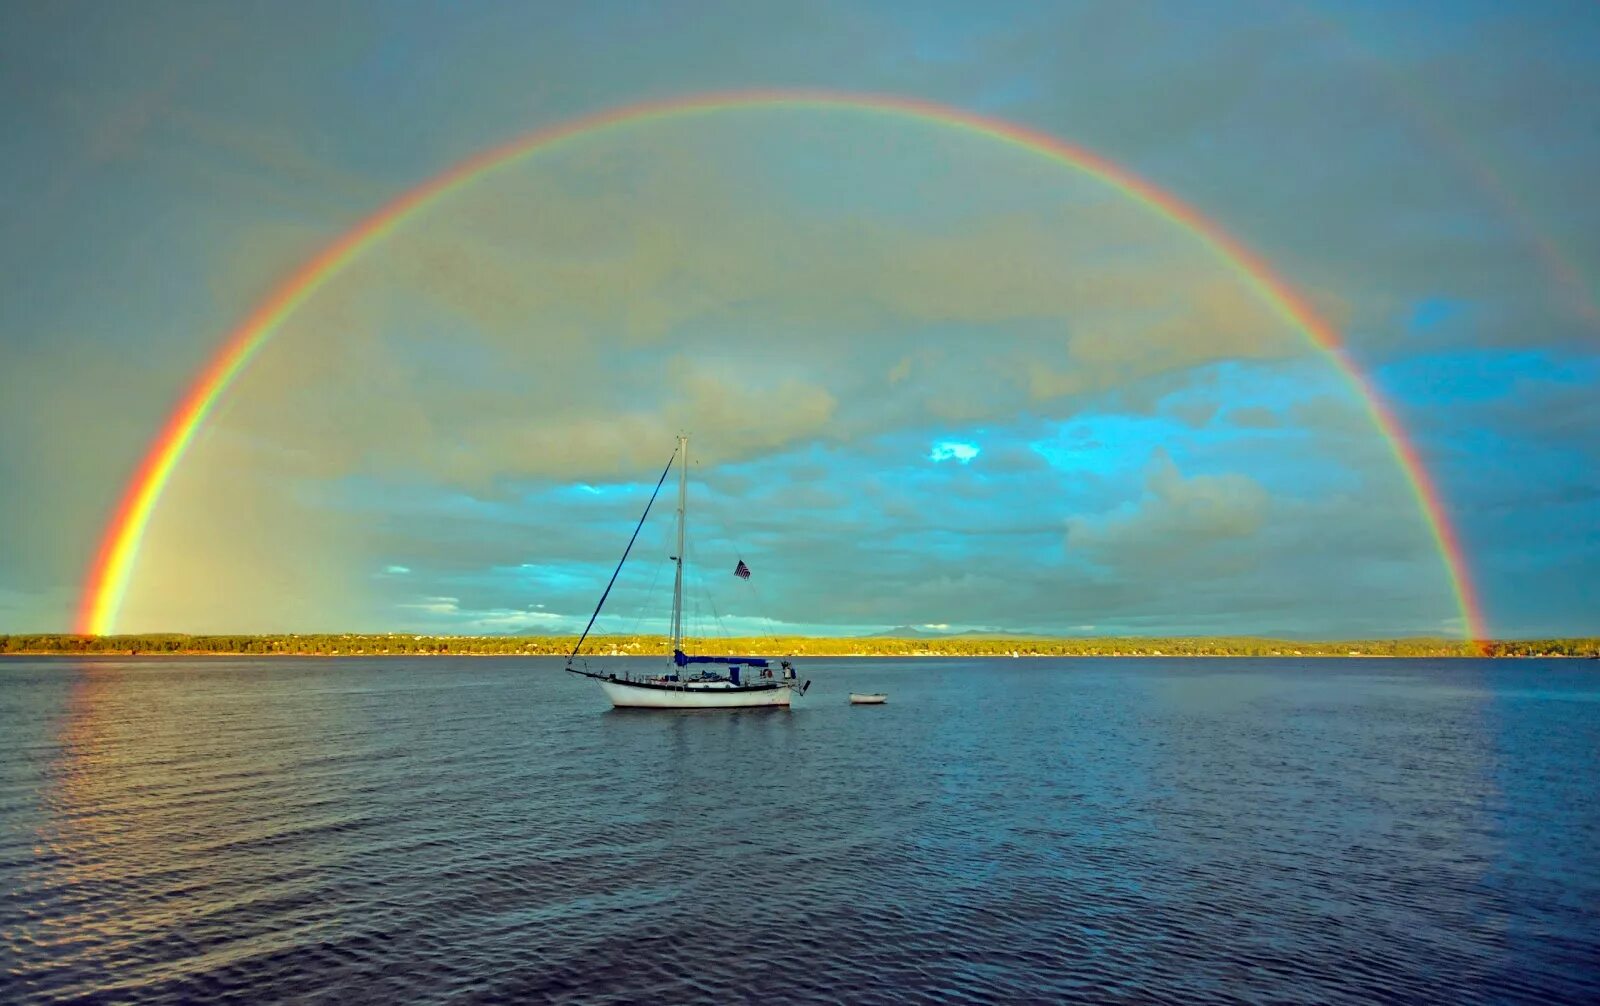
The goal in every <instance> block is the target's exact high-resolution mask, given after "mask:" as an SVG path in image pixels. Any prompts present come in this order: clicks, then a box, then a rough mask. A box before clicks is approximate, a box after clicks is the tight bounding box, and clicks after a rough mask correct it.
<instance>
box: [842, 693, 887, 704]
mask: <svg viewBox="0 0 1600 1006" xmlns="http://www.w3.org/2000/svg"><path fill="white" fill-rule="evenodd" d="M887 701H889V696H888V695H887V694H886V693H884V692H851V693H850V704H851V705H852V706H881V705H883V704H884V703H885V702H887Z"/></svg>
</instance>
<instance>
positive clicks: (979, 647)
mask: <svg viewBox="0 0 1600 1006" xmlns="http://www.w3.org/2000/svg"><path fill="white" fill-rule="evenodd" d="M574 641H575V640H573V639H572V638H571V637H568V636H419V635H409V634H399V633H395V634H379V635H363V634H355V633H327V634H310V635H282V636H191V635H181V634H176V633H167V634H158V635H137V636H78V635H66V634H49V633H43V634H32V635H10V636H0V653H13V654H15V653H62V654H75V653H107V654H121V655H138V654H163V653H171V654H224V655H225V654H283V655H301V656H383V655H413V654H442V655H448V654H460V655H481V656H511V655H529V656H536V655H560V656H565V655H566V654H568V653H570V652H572V644H573V643H574ZM686 649H689V650H690V651H691V652H698V653H707V654H747V655H752V656H894V657H913V656H930V657H931V656H961V657H1007V656H1018V657H1110V656H1123V657H1161V656H1170V657H1346V656H1351V657H1471V656H1478V655H1479V652H1480V651H1479V649H1478V648H1477V647H1476V646H1474V645H1473V644H1471V643H1468V642H1465V641H1462V640H1451V639H1427V638H1418V639H1378V640H1356V641H1344V642H1302V641H1289V640H1281V639H1261V638H1255V637H1250V636H1218V637H1180V638H1125V637H1111V638H1095V639H1077V638H1061V639H1038V638H1031V639H1004V638H977V637H965V636H952V637H947V638H932V639H927V638H917V639H902V638H892V637H877V636H874V637H865V638H834V639H823V638H817V637H811V636H787V637H785V636H777V637H758V638H751V639H706V640H690V641H689V643H688V644H687V646H686ZM1484 650H1485V652H1487V653H1488V655H1490V656H1496V657H1540V656H1543V657H1597V656H1600V639H1593V638H1589V639H1576V638H1575V639H1518V640H1499V641H1495V642H1490V643H1486V644H1484ZM666 652H667V641H666V640H665V639H664V638H662V637H660V636H639V635H628V636H600V637H591V638H590V639H589V640H587V641H586V642H585V643H584V646H583V654H584V655H585V656H596V655H639V656H644V655H652V654H654V655H662V654H665V653H666Z"/></svg>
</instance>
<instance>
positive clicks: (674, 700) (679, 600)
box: [567, 436, 811, 709]
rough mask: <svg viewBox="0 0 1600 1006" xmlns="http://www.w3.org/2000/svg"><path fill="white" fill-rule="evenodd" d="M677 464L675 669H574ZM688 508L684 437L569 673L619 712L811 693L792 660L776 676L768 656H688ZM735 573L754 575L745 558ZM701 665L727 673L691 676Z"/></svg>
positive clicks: (728, 705)
mask: <svg viewBox="0 0 1600 1006" xmlns="http://www.w3.org/2000/svg"><path fill="white" fill-rule="evenodd" d="M674 463H676V464H677V466H678V554H677V555H675V556H673V557H672V561H673V563H674V564H675V565H676V567H677V569H676V571H675V572H674V575H673V581H672V666H671V668H670V669H668V670H666V671H663V672H661V673H659V674H654V675H646V676H642V677H638V678H635V677H633V676H632V675H631V674H622V675H618V674H617V672H615V671H609V672H607V671H591V670H588V669H587V668H584V669H579V668H577V667H574V666H572V662H573V660H574V659H576V657H577V656H578V651H579V650H581V649H582V648H583V641H584V640H585V639H587V638H588V637H589V630H590V629H593V628H594V621H595V619H596V618H598V617H600V609H601V608H603V607H605V603H606V598H607V597H608V596H609V595H610V594H611V588H612V587H614V586H615V585H616V582H617V575H618V574H620V573H621V572H622V565H623V563H625V562H627V561H628V553H629V552H631V551H633V543H634V542H635V541H638V540H639V529H640V528H642V527H644V522H645V518H647V517H649V516H650V508H651V507H652V506H654V505H655V501H656V496H658V495H660V493H661V486H662V484H663V483H665V482H666V480H667V473H668V472H669V471H671V470H672V466H673V464H674ZM688 507H689V438H688V437H683V436H680V437H679V438H678V446H677V448H676V449H675V450H674V451H673V452H672V457H671V458H669V459H668V460H667V466H666V467H665V468H663V469H662V470H661V478H659V479H657V480H656V488H655V491H654V492H652V493H651V494H650V502H648V503H646V504H645V507H644V513H643V514H641V515H640V517H639V523H638V525H637V526H636V527H635V528H634V529H633V537H632V538H629V539H628V547H627V548H625V549H623V551H622V559H621V561H619V562H618V563H617V568H616V571H615V572H613V573H612V574H611V582H610V583H608V584H606V589H605V591H604V592H603V593H601V595H600V603H599V604H596V605H595V608H594V614H593V615H590V616H589V624H588V626H587V627H585V628H584V630H583V635H581V636H579V637H578V644H577V645H576V646H574V647H573V648H572V654H571V656H569V657H568V658H567V670H568V671H569V672H570V673H572V674H581V675H582V676H584V677H586V678H593V679H594V680H595V681H597V682H599V683H600V689H601V691H603V692H605V693H606V698H608V699H610V700H611V704H612V705H613V706H616V707H618V708H630V709H745V708H750V707H752V706H785V707H786V706H788V705H789V704H790V702H791V701H792V699H793V698H794V697H795V696H797V695H804V694H805V692H806V689H807V688H810V687H811V682H809V681H807V682H806V683H805V684H799V683H798V681H797V676H796V674H795V670H794V666H793V665H792V664H790V663H789V661H787V660H780V661H778V664H779V667H778V670H777V671H776V672H775V671H774V670H773V668H772V666H771V664H772V662H771V661H769V660H767V659H765V658H762V657H698V656H689V655H688V654H686V653H684V652H683V564H684V556H683V531H684V521H685V519H686V517H687V511H688ZM735 572H736V575H738V576H741V577H745V578H748V577H749V575H750V572H749V569H748V567H746V566H745V564H744V560H742V559H741V560H740V561H739V566H738V568H737V569H736V571H735ZM695 665H713V666H718V667H725V668H727V673H720V672H718V671H715V670H709V669H703V670H699V671H697V672H695V673H690V671H689V668H691V667H694V666H695Z"/></svg>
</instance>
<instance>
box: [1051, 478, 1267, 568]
mask: <svg viewBox="0 0 1600 1006" xmlns="http://www.w3.org/2000/svg"><path fill="white" fill-rule="evenodd" d="M1267 513H1268V497H1267V493H1266V491H1265V490H1264V489H1263V488H1262V487H1261V485H1260V484H1259V483H1258V482H1256V481H1255V480H1253V479H1251V478H1249V477H1247V476H1244V475H1238V474H1231V473H1230V474H1222V475H1193V476H1187V477H1186V476H1184V475H1183V473H1181V472H1180V471H1179V470H1178V466H1177V465H1176V464H1175V463H1174V462H1173V461H1172V458H1171V457H1170V456H1169V455H1168V454H1167V452H1166V451H1165V450H1162V449H1157V450H1156V451H1155V452H1154V453H1153V454H1152V455H1151V458H1150V464H1149V465H1148V467H1147V468H1146V472H1145V493H1144V495H1143V497H1142V498H1141V499H1139V500H1137V501H1135V502H1133V503H1131V504H1128V505H1125V506H1123V507H1120V508H1118V509H1117V510H1114V511H1112V512H1111V513H1108V514H1103V515H1098V516H1092V517H1089V516H1073V517H1071V518H1068V520H1067V536H1066V545H1067V548H1068V549H1069V550H1070V551H1072V552H1075V553H1078V554H1082V555H1084V556H1086V557H1088V558H1090V559H1091V560H1092V561H1094V562H1096V563H1097V564H1099V565H1103V566H1104V565H1110V566H1125V565H1128V564H1143V563H1149V562H1160V563H1163V564H1165V565H1167V566H1168V567H1169V568H1170V567H1171V566H1172V565H1173V564H1179V563H1181V564H1184V565H1192V564H1196V563H1201V564H1203V563H1206V562H1211V563H1215V564H1218V565H1229V566H1231V565H1234V564H1235V563H1238V562H1241V561H1246V560H1245V557H1246V556H1247V555H1248V549H1247V548H1242V547H1241V542H1242V541H1244V540H1248V539H1250V538H1252V537H1254V536H1255V535H1257V534H1258V533H1259V532H1260V531H1261V529H1262V527H1263V525H1264V523H1265V521H1266V517H1267ZM1223 544H1226V545H1227V552H1226V554H1224V553H1223V552H1221V551H1219V550H1218V546H1220V545H1223Z"/></svg>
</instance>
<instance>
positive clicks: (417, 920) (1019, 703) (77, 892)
mask: <svg viewBox="0 0 1600 1006" xmlns="http://www.w3.org/2000/svg"><path fill="white" fill-rule="evenodd" d="M806 670H807V674H808V676H809V677H811V678H813V680H814V681H815V682H816V684H815V685H814V686H813V689H812V693H811V696H810V697H809V701H808V702H807V704H806V705H805V706H804V707H802V708H799V709H796V710H795V711H793V712H789V713H782V712H778V713H773V712H768V711H762V712H754V713H722V714H687V715H676V714H670V713H668V714H661V715H626V714H615V713H610V712H607V711H605V710H604V704H603V702H602V700H601V698H600V696H599V695H598V694H597V693H596V692H595V691H594V690H593V688H592V686H590V685H589V683H588V682H585V681H581V680H576V679H571V678H569V677H568V676H567V675H564V674H561V673H559V669H558V667H557V666H556V665H555V664H553V663H552V662H549V661H543V660H470V659H462V660H451V659H427V660H401V659H394V660H339V661H328V660H293V659H277V660H270V661H268V660H262V661H251V660H227V661H203V660H189V661H184V660H177V661H160V660H115V661H111V660H108V661H89V662H74V661H69V660H27V661H7V662H5V663H3V664H0V684H3V685H4V687H3V688H0V737H3V738H4V742H3V743H4V747H3V748H0V975H3V986H0V999H3V1000H8V1001H9V1000H16V1001H30V1002H34V1001H36V1002H69V1001H84V1000H88V1001H118V1002H124V1001H126V1002H150V1003H186V1002H195V1001H205V1002H225V1001H238V1002H261V1001H295V1002H309V1003H318V1002H338V1003H351V1002H357V1003H360V1002H374V1003H378V1002H382V1003H389V1002H396V1001H404V1002H416V1003H427V1002H444V1001H450V1002H503V1001H523V1000H530V1001H552V1000H558V1001H567V1000H575V1001H584V1002H594V1003H630V1002H715V1003H722V1002H728V1001H772V1002H806V1003H810V1002H815V1003H837V1002H850V1003H868V1004H870V1003H884V1004H891V1003H892V1004H901V1003H935V1002H937V1003H951V1002H954V1003H990V1002H1038V1001H1078V1002H1096V1003H1185V1004H1189V1003H1257V1002H1316V1003H1337V1002H1348V1003H1368V1002H1407V1003H1413V1002H1436V1001H1451V1002H1496V1003H1499V1002H1586V1001H1590V1002H1592V1001H1596V1000H1597V999H1600V965H1597V963H1596V962H1597V961H1600V912H1597V907H1596V906H1600V805H1597V802H1596V800H1595V798H1594V793H1595V792H1596V791H1597V786H1596V782H1597V779H1596V770H1595V765H1596V764H1600V723H1597V722H1596V721H1595V719H1594V718H1593V717H1592V716H1587V717H1586V716H1585V715H1584V711H1585V709H1592V708H1593V707H1594V705H1593V703H1594V701H1595V697H1596V695H1600V681H1597V680H1596V678H1595V677H1594V675H1592V674H1586V673H1583V672H1582V671H1581V670H1580V671H1574V670H1573V669H1572V668H1571V666H1570V665H1566V666H1563V665H1559V664H1536V663H1528V662H1524V663H1520V664H1518V665H1516V666H1515V667H1514V668H1508V667H1507V665H1504V664H1501V665H1493V664H1488V663H1477V662H1464V661H1457V662H1449V663H1447V664H1431V663H1428V662H1403V661H1385V662H1382V663H1381V664H1380V663H1378V662H1371V661H1316V662H1304V663H1302V662H1292V661H1283V662H1272V661H1256V662H1237V663H1236V662H1228V661H1181V660H1168V661H987V662H984V661H955V660H947V661H932V662H922V663H918V662H896V661H887V660H882V661H858V662H851V661H833V662H819V661H813V662H810V663H809V664H808V666H807V668H806ZM851 690H863V691H866V690H883V691H888V692H890V693H891V696H892V698H891V701H890V704H889V705H886V706H883V707H878V708H874V709H870V710H864V709H852V708H851V707H849V706H848V705H846V704H845V703H844V700H843V696H844V693H845V692H847V691H851ZM1569 700H1571V701H1569Z"/></svg>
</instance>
